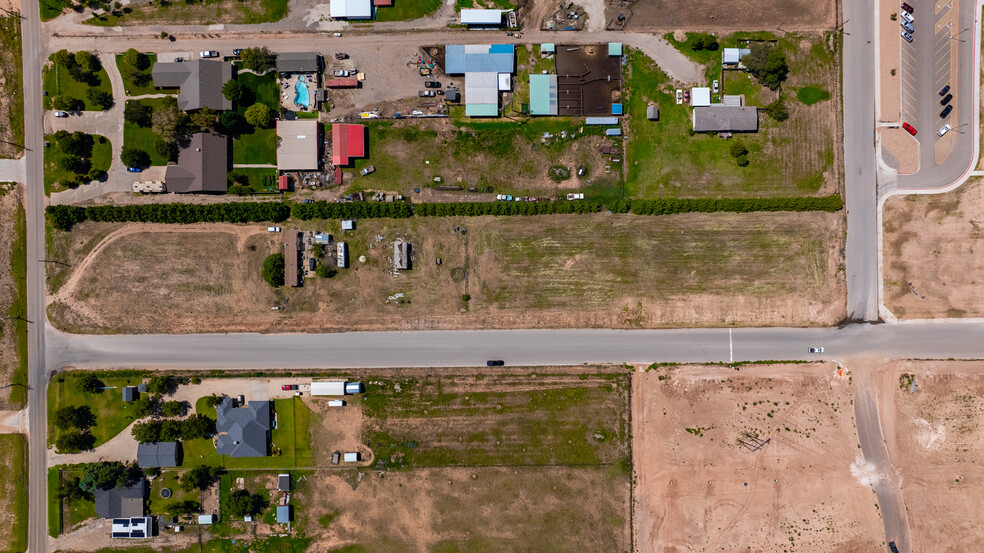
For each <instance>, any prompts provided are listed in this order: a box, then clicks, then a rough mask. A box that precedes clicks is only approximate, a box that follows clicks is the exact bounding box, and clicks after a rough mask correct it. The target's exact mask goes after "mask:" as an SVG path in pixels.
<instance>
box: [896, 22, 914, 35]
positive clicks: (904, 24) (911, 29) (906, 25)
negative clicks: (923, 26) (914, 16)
mask: <svg viewBox="0 0 984 553" xmlns="http://www.w3.org/2000/svg"><path fill="white" fill-rule="evenodd" d="M899 25H901V26H902V28H903V29H905V30H906V31H909V32H910V33H914V32H916V28H915V27H913V26H912V23H909V22H908V21H903V22H901V23H899Z"/></svg>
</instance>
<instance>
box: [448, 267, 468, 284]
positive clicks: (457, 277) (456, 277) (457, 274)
mask: <svg viewBox="0 0 984 553" xmlns="http://www.w3.org/2000/svg"><path fill="white" fill-rule="evenodd" d="M451 280H453V281H455V282H461V281H463V280H465V268H464V267H455V268H454V269H451Z"/></svg>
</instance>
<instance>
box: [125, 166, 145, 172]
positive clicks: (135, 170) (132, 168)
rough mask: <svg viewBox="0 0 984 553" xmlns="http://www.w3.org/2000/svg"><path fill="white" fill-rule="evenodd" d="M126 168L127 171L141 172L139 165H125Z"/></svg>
mask: <svg viewBox="0 0 984 553" xmlns="http://www.w3.org/2000/svg"><path fill="white" fill-rule="evenodd" d="M126 170H127V171H129V172H131V173H141V172H143V169H141V168H139V167H127V168H126Z"/></svg>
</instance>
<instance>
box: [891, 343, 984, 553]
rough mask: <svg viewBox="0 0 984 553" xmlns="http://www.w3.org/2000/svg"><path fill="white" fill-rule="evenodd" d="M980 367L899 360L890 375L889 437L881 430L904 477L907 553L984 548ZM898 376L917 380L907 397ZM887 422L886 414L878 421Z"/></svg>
mask: <svg viewBox="0 0 984 553" xmlns="http://www.w3.org/2000/svg"><path fill="white" fill-rule="evenodd" d="M982 371H984V363H981V362H914V361H907V362H899V363H896V364H894V366H892V367H891V370H890V377H888V378H887V380H890V381H891V382H889V383H888V384H889V385H891V386H892V389H894V408H895V409H894V413H893V414H894V415H895V425H896V427H895V428H894V433H891V432H886V439H887V440H888V444H889V448H890V451H891V452H892V458H893V462H894V463H895V465H896V466H897V467H899V469H900V470H901V474H902V492H903V494H904V497H905V503H906V510H907V511H908V515H909V528H910V530H911V541H912V551H939V552H940V553H957V552H961V551H981V550H984V531H982V528H984V527H982V525H981V521H982V520H984V511H982V510H981V507H980V497H981V495H982V494H984V469H982V467H981V465H980V458H981V454H982V453H984V451H982V446H981V444H982V443H984V426H982V425H981V421H982V416H984V377H982V376H981V375H982ZM902 374H911V375H914V376H915V387H914V389H913V390H912V391H909V390H910V388H909V387H908V386H906V387H905V388H904V389H903V387H902V386H901V385H900V384H901V381H900V380H899V379H898V377H899V376H900V375H902ZM883 416H884V415H883Z"/></svg>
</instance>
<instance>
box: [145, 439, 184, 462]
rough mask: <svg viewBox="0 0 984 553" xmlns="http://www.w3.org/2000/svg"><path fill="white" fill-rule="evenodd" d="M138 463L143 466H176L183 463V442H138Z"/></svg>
mask: <svg viewBox="0 0 984 553" xmlns="http://www.w3.org/2000/svg"><path fill="white" fill-rule="evenodd" d="M137 464H138V465H140V467H141V468H151V467H176V466H178V465H180V464H181V443H180V442H154V443H151V444H137Z"/></svg>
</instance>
